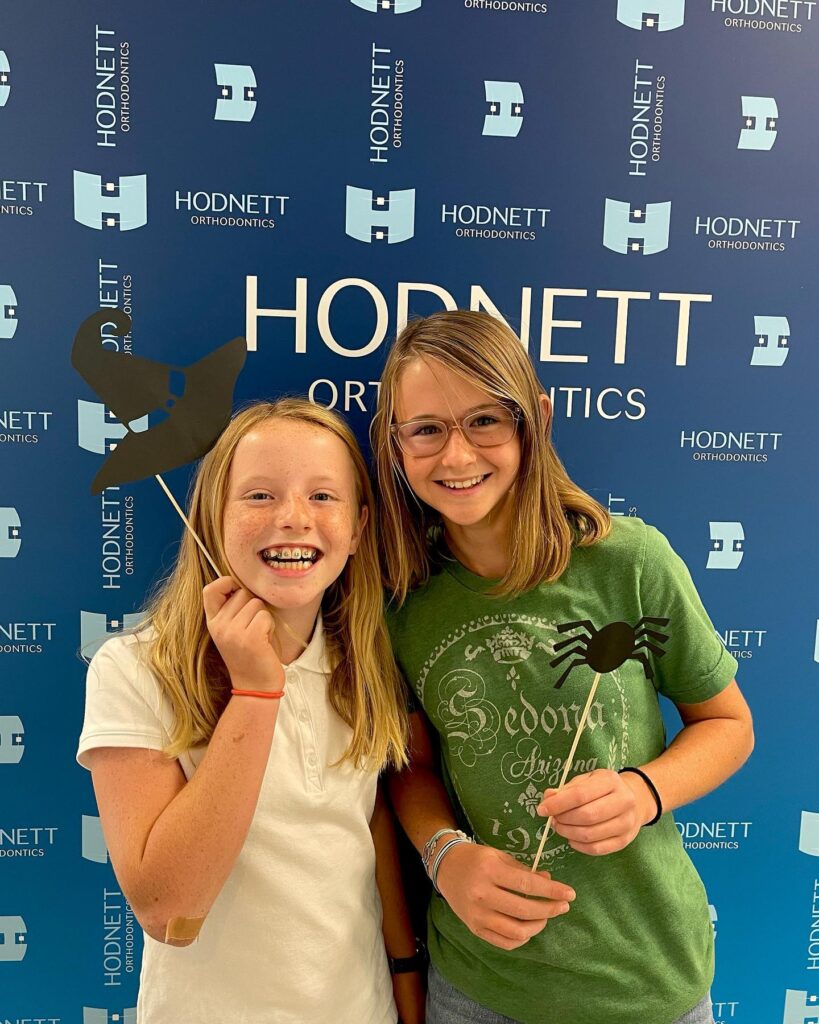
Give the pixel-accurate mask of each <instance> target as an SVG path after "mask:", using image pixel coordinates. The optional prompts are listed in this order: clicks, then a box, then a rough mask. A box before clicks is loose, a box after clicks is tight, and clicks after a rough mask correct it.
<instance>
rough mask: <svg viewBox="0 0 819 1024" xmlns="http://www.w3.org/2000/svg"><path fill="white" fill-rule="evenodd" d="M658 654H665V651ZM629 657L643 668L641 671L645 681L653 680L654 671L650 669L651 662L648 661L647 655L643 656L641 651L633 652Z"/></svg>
mask: <svg viewBox="0 0 819 1024" xmlns="http://www.w3.org/2000/svg"><path fill="white" fill-rule="evenodd" d="M660 654H665V651H660ZM631 657H632V659H633V660H634V661H639V662H640V664H641V665H642V666H643V671H644V672H645V674H646V679H651V680H653V679H654V669H653V668H652V667H651V662H650V661H649V660H648V655H647V654H644V653H643V652H642V651H635V652H634V654H632V656H631Z"/></svg>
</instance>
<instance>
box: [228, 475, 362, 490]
mask: <svg viewBox="0 0 819 1024" xmlns="http://www.w3.org/2000/svg"><path fill="white" fill-rule="evenodd" d="M276 482H277V481H276V478H275V477H272V476H251V477H248V478H247V479H246V480H239V481H238V483H239V484H240V485H241V487H242V488H245V487H260V486H262V485H264V486H267V485H269V484H271V483H276ZM306 482H307V484H308V486H311V487H321V486H326V485H330V486H333V487H339V486H341V484H342V481H341V480H338V479H337V478H336V477H332V476H327V475H326V474H325V475H323V476H311V477H308V478H307V481H306Z"/></svg>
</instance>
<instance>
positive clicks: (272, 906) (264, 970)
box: [77, 618, 397, 1024]
mask: <svg viewBox="0 0 819 1024" xmlns="http://www.w3.org/2000/svg"><path fill="white" fill-rule="evenodd" d="M149 643H150V630H144V631H142V632H141V633H139V634H133V635H128V636H122V637H115V638H113V639H111V640H109V641H108V642H107V643H105V644H104V645H103V647H102V648H100V650H99V652H98V653H97V655H96V656H95V657H94V659H93V661H92V662H91V665H90V666H89V669H88V679H87V693H86V707H85V723H84V725H83V731H82V735H81V737H80V744H79V750H78V752H77V760H78V761H79V763H80V764H81V765H83V766H84V767H88V764H87V761H86V758H85V754H86V753H87V751H89V750H91V749H93V748H94V747H147V748H148V749H151V750H162V749H163V748H164V747H166V746H167V745H168V743H169V737H170V730H171V725H172V722H173V714H172V712H171V708H170V705H169V704H168V702H167V699H166V698H164V697H163V695H162V693H161V691H160V688H159V685H158V683H157V680H156V677H155V676H154V675H153V673H152V672H151V670H150V668H149V667H148V663H147V648H148V644H149ZM328 671H329V666H328V664H327V657H326V651H325V643H324V632H323V629H322V624H321V619H320V618H319V621H318V622H317V624H316V628H315V631H314V633H313V639H312V640H311V642H310V645H309V646H308V647H307V649H306V650H305V651H304V653H303V654H302V655H301V657H299V658H298V659H297V660H296V661H294V662H292V664H290V665H288V666H286V668H285V676H286V685H285V689H286V693H285V697H284V698H283V700H282V703H281V707H280V709H279V715H278V719H277V721H276V731H275V734H274V736H273V742H272V744H271V749H270V757H269V759H268V763H267V769H266V772H265V777H264V781H263V782H262V787H261V791H260V793H259V800H258V804H257V807H256V813H255V815H254V817H253V821H252V823H251V826H250V830H249V832H248V835H247V838H246V839H245V843H244V846H243V847H242V851H241V853H240V854H239V857H238V858H237V860H236V863H235V864H234V866H233V870H232V871H231V873H230V875H229V876H228V879H227V881H226V882H225V885H224V887H223V888H222V891H221V892H220V893H219V896H218V897H217V899H216V901H215V903H214V904H213V907H212V908H211V911H210V913H209V914H208V916H207V918H206V920H205V923H204V925H203V926H202V930H201V932H200V933H199V938H198V940H197V941H196V942H195V943H193V944H192V945H190V946H186V947H182V948H179V947H174V946H167V945H165V944H164V943H161V942H157V941H155V940H154V939H152V938H151V937H150V936H149V935H146V936H145V949H144V953H143V958H142V973H141V975H140V990H139V1000H138V1004H137V1022H138V1024H203V1022H204V1021H215V1022H218V1024H228V1022H229V1024H394V1022H395V1020H396V1017H397V1015H396V1010H395V1004H394V1002H393V998H392V983H391V980H390V974H389V969H388V966H387V959H386V953H385V950H384V942H383V938H382V934H381V902H380V899H379V895H378V890H377V888H376V884H375V851H374V848H373V842H372V836H371V833H370V829H369V821H370V818H371V816H372V812H373V807H374V804H375V793H376V783H377V776H376V773H374V772H363V771H360V770H358V769H356V768H354V767H353V766H352V765H350V763H349V762H348V761H345V762H343V763H342V764H341V765H339V766H337V767H330V765H332V764H333V762H335V761H337V760H338V758H339V757H340V756H341V755H342V754H343V752H344V750H345V749H346V747H347V744H348V743H349V739H350V735H351V732H350V728H349V727H348V726H347V725H345V724H344V722H342V721H341V719H340V718H339V717H338V715H337V714H336V712H335V711H334V710H333V709H332V707H331V706H330V702H329V700H328V698H327V679H328ZM205 749H206V748H204V747H203V748H201V749H191V750H189V751H187V752H186V753H185V754H183V755H182V756H181V757H180V758H179V763H180V765H181V767H182V770H183V771H184V773H185V777H186V778H187V779H190V778H191V777H192V776H193V774H194V772H195V771H196V768H197V765H198V764H199V762H200V761H201V760H202V757H203V756H204V753H205ZM214 827H215V828H217V829H218V828H219V825H218V823H215V825H214Z"/></svg>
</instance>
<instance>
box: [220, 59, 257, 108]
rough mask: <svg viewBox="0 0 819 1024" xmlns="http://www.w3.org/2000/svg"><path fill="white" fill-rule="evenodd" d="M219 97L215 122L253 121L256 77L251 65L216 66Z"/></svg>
mask: <svg viewBox="0 0 819 1024" xmlns="http://www.w3.org/2000/svg"><path fill="white" fill-rule="evenodd" d="M213 70H214V71H215V72H216V84H217V86H218V87H219V95H218V97H217V100H216V113H215V114H214V115H213V118H214V120H215V121H252V120H253V115H254V114H255V113H256V75H255V73H254V71H253V68H252V67H251V66H250V65H249V64H214V65H213Z"/></svg>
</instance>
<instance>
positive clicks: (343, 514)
mask: <svg viewBox="0 0 819 1024" xmlns="http://www.w3.org/2000/svg"><path fill="white" fill-rule="evenodd" d="M366 521H367V509H366V508H364V509H362V510H361V512H359V511H358V508H357V501H356V485H355V468H354V466H353V462H352V459H351V458H350V455H349V453H348V451H347V447H346V445H345V444H344V442H343V441H342V440H341V438H339V437H337V436H336V435H335V434H333V433H332V432H331V431H329V430H325V429H324V428H322V427H317V426H314V425H312V424H309V423H301V422H298V421H293V420H284V419H282V420H271V421H270V422H268V423H264V424H262V425H260V426H258V427H256V428H255V429H254V430H252V431H250V432H249V433H248V434H246V435H245V436H244V437H243V438H242V440H241V441H240V442H239V444H238V445H237V447H236V451H235V453H234V456H233V461H232V462H231V466H230V474H229V477H228V494H227V501H226V503H225V511H224V518H223V531H224V545H225V552H226V554H227V559H228V563H229V565H230V569H231V572H232V573H233V575H234V576H235V577H236V579H237V580H238V581H239V582H240V583H241V584H242V585H243V586H244V587H246V588H247V589H248V590H250V591H252V592H253V593H254V594H256V595H257V597H260V598H262V600H264V601H266V602H267V603H268V604H269V605H271V606H273V607H274V608H307V607H308V606H310V607H313V606H314V607H315V610H316V611H318V608H319V607H320V605H321V599H322V597H323V596H324V591H325V590H326V589H327V587H329V586H330V584H331V583H332V582H333V581H334V580H335V579H337V578H338V576H339V575H340V574H341V571H342V569H343V568H344V566H345V564H346V562H347V559H348V557H349V556H350V555H351V554H353V552H354V551H355V550H356V548H357V547H358V543H359V540H360V538H361V532H362V530H363V528H364V524H365V523H366Z"/></svg>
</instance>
